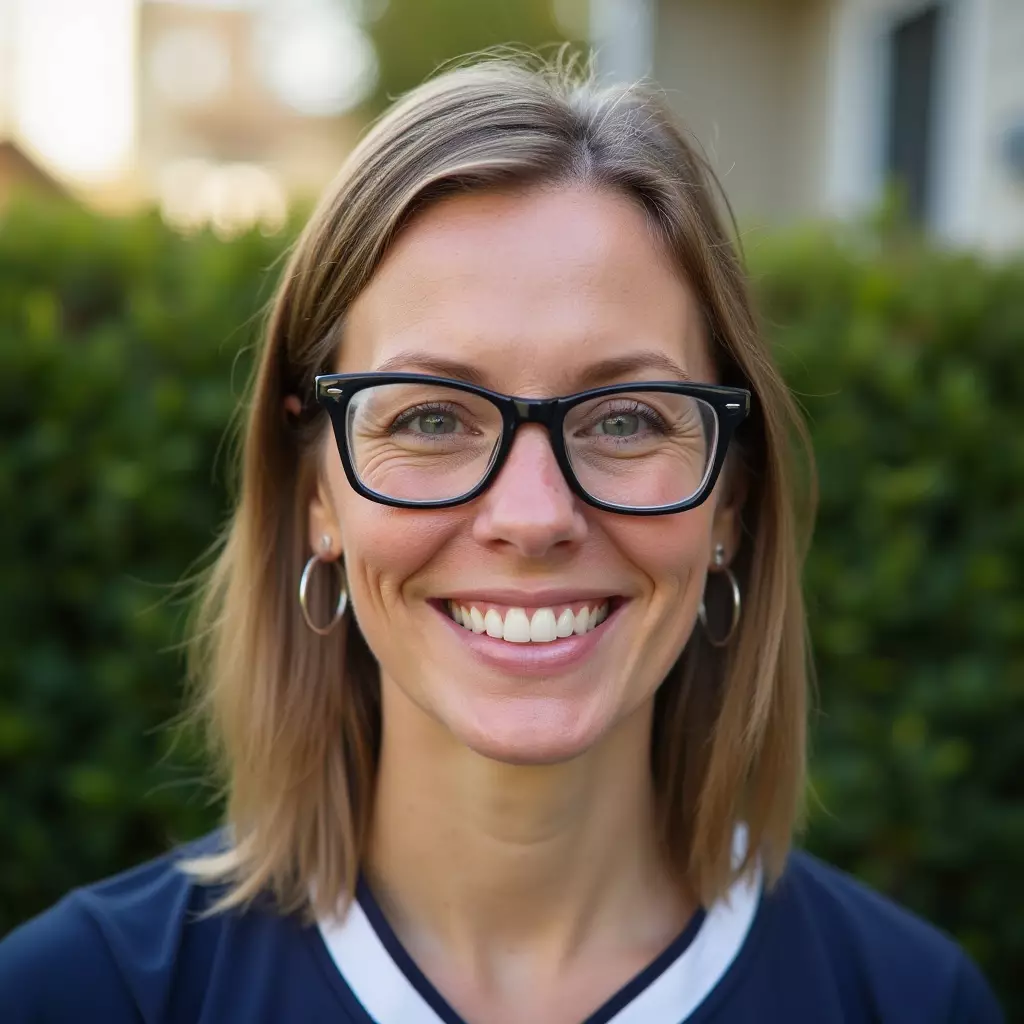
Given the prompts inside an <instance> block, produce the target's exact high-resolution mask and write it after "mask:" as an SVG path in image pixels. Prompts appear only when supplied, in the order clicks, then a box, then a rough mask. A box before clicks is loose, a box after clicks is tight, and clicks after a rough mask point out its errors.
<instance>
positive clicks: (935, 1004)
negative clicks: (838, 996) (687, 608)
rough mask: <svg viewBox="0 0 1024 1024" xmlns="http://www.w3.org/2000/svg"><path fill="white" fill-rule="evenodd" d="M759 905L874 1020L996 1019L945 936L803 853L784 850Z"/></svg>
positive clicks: (974, 975) (959, 1023) (974, 973)
mask: <svg viewBox="0 0 1024 1024" xmlns="http://www.w3.org/2000/svg"><path fill="white" fill-rule="evenodd" d="M766 907H767V909H768V910H769V911H770V912H771V913H772V914H773V915H774V917H775V919H776V930H778V931H782V932H785V931H786V930H787V929H789V928H793V929H800V930H801V931H803V932H804V934H805V935H809V936H810V937H811V939H812V940H813V942H814V945H815V947H816V951H817V954H818V955H819V956H820V958H821V959H822V960H823V961H824V962H825V964H827V969H828V971H829V974H830V975H831V976H832V978H833V979H834V980H835V983H836V988H837V990H838V991H841V992H843V993H845V994H847V998H854V999H857V1000H859V1001H862V1002H863V1003H864V1004H865V1005H866V1007H868V1008H870V1010H871V1011H872V1012H873V1013H874V1014H876V1015H877V1016H878V1017H880V1018H881V1019H884V1020H888V1019H894V1020H917V1021H931V1020H935V1021H943V1022H947V1021H948V1022H949V1024H968V1022H970V1024H997V1022H999V1021H1001V1020H1002V1019H1003V1018H1002V1014H1001V1011H1000V1009H999V1007H998V1004H997V1003H996V1000H995V997H994V996H993V994H992V991H991V989H990V988H989V986H988V984H987V983H986V982H985V980H984V978H983V977H982V975H981V973H980V971H979V970H978V969H977V967H976V966H975V965H974V963H973V962H972V961H971V960H970V959H969V958H968V957H967V955H966V954H965V953H964V952H963V950H962V949H961V948H960V947H959V946H958V945H957V944H956V943H955V942H954V941H953V939H951V938H950V937H949V936H948V935H946V934H945V933H943V932H942V931H940V930H939V929H938V928H935V927H934V926H932V925H930V924H928V923H927V922H926V921H924V920H922V919H921V918H920V917H918V916H916V915H915V914H913V913H911V912H910V911H908V910H905V909H904V908H902V907H900V906H898V905H897V904H896V903H894V902H892V901H891V900H889V899H887V898H886V897H884V896H882V895H880V894H879V893H877V892H875V891H873V890H872V889H870V888H868V887H867V886H866V885H864V884H863V883H861V882H859V881H857V880H856V879H854V878H853V877H851V876H850V875H848V874H845V873H844V872H842V871H839V870H838V869H837V868H834V867H831V866H829V865H827V864H825V863H823V862H822V861H820V860H818V859H817V858H815V857H812V856H811V855H809V854H807V853H803V852H794V853H793V854H792V855H791V856H790V859H789V862H788V864H787V867H786V870H785V872H784V874H783V876H782V878H781V879H780V880H779V882H778V883H777V885H776V887H775V888H774V889H773V890H772V892H771V893H770V894H769V895H768V897H767V898H766Z"/></svg>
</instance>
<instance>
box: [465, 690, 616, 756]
mask: <svg viewBox="0 0 1024 1024" xmlns="http://www.w3.org/2000/svg"><path fill="white" fill-rule="evenodd" d="M560 703H561V702H558V701H551V700H550V699H549V700H544V701H533V700H522V701H520V700H516V699H515V698H513V699H512V700H511V701H502V702H500V704H501V706H500V707H497V708H487V709H477V711H478V713H477V714H475V715H473V716H472V718H471V719H469V720H463V721H461V722H451V723H449V728H450V729H451V731H452V733H453V734H454V735H455V736H456V737H457V738H458V739H459V740H460V741H461V742H462V743H463V744H464V745H465V746H467V747H468V748H469V749H470V750H472V751H473V752H474V753H476V754H479V755H480V756H481V757H486V758H488V759H489V760H491V761H498V762H500V763H502V764H509V765H551V764H560V763H562V762H565V761H571V760H573V758H576V757H579V756H580V755H582V754H585V753H586V752H587V751H588V750H590V749H591V748H592V747H593V746H595V745H596V744H597V743H598V742H599V741H600V740H601V738H602V737H603V736H604V735H605V734H606V732H607V731H608V727H609V726H610V724H611V723H609V722H600V721H596V720H595V718H594V716H593V715H591V714H587V712H586V711H585V710H584V709H582V708H579V707H578V706H575V707H574V706H570V707H565V706H557V705H560ZM510 705H520V706H518V707H512V706H510ZM552 705H556V706H552Z"/></svg>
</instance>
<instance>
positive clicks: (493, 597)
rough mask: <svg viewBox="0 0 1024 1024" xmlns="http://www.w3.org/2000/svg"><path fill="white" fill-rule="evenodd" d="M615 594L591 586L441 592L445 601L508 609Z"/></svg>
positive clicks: (613, 595)
mask: <svg viewBox="0 0 1024 1024" xmlns="http://www.w3.org/2000/svg"><path fill="white" fill-rule="evenodd" d="M616 596H618V595H617V594H616V592H615V591H614V590H595V589H594V588H593V587H557V588H551V589H546V590H514V589H510V588H507V587H494V588H488V589H486V590H481V589H473V590H455V591H451V592H449V593H446V594H445V598H446V599H447V600H449V601H456V602H458V603H459V604H469V603H471V602H473V601H478V602H479V603H481V604H503V605H508V606H509V607H511V608H551V607H554V606H556V605H560V604H575V603H576V602H577V601H607V600H608V599H609V598H611V597H616Z"/></svg>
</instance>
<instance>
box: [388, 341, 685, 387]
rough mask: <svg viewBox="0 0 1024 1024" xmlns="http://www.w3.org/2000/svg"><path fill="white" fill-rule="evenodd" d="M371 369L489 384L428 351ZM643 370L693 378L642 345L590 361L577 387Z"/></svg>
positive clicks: (461, 365)
mask: <svg viewBox="0 0 1024 1024" xmlns="http://www.w3.org/2000/svg"><path fill="white" fill-rule="evenodd" d="M375 369H376V370H377V372H378V373H385V372H397V371H411V370H415V371H419V372H423V373H432V374H435V375H436V376H438V377H450V378H452V379H453V380H462V381H465V382H466V383H468V384H476V385H477V386H478V387H482V388H487V387H489V386H490V385H489V384H488V382H487V380H486V379H485V377H484V375H483V374H482V373H481V372H480V371H479V370H478V369H477V368H476V367H474V366H472V365H471V364H469V363H463V362H461V361H459V360H457V359H446V358H444V357H443V356H437V355H434V354H432V353H429V352H421V351H407V352H398V353H396V354H395V355H393V356H391V357H389V358H388V359H385V360H384V362H382V363H381V364H380V365H379V366H377V367H375ZM645 370H646V371H650V370H657V371H659V372H660V373H662V374H664V375H666V376H667V377H668V378H671V379H674V380H683V381H690V382H692V381H693V379H694V378H693V377H692V376H691V375H690V374H689V373H687V372H686V370H684V369H683V367H682V366H680V365H679V363H677V362H676V361H675V360H674V359H672V358H671V357H670V356H667V355H665V353H664V352H658V351H656V350H651V349H642V350H640V351H639V352H629V353H627V354H625V355H621V356H613V357H612V358H610V359H602V360H600V361H599V362H596V363H591V364H590V365H589V366H588V367H586V369H585V370H584V371H583V372H582V373H581V374H580V377H579V380H578V381H577V390H579V391H586V390H587V389H588V388H594V387H600V386H601V385H602V384H607V383H610V382H612V381H615V380H618V379H622V378H623V377H629V376H630V375H635V374H637V373H642V372H643V371H645Z"/></svg>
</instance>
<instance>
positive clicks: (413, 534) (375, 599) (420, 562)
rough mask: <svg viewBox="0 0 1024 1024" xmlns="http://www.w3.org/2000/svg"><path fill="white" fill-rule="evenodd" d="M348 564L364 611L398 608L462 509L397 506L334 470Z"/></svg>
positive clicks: (333, 487)
mask: <svg viewBox="0 0 1024 1024" xmlns="http://www.w3.org/2000/svg"><path fill="white" fill-rule="evenodd" d="M331 491H332V498H333V500H334V507H335V509H336V510H337V512H338V520H339V524H340V531H341V543H342V550H343V552H344V557H345V570H346V573H347V575H348V579H349V587H350V591H351V594H352V600H353V602H354V604H355V605H356V609H357V611H358V612H359V613H361V617H365V616H366V615H368V614H372V613H373V611H374V610H375V609H379V610H382V611H388V612H393V611H394V610H395V607H396V606H397V605H398V604H399V602H400V601H401V598H402V596H403V594H402V588H403V586H404V584H405V582H406V580H408V579H410V578H411V577H414V576H415V575H416V574H417V573H418V572H419V570H420V569H421V568H422V567H423V566H424V565H427V564H428V563H435V562H436V561H437V559H438V557H439V554H440V553H441V552H442V549H443V548H444V546H445V544H446V543H447V541H448V538H449V537H450V536H451V533H452V530H453V529H457V528H458V527H457V525H453V523H452V522H451V520H452V519H455V518H457V517H456V516H455V514H454V513H455V512H456V510H454V509H453V510H451V511H449V512H443V511H431V512H413V511H410V510H409V509H398V508H391V507H390V506H388V505H381V504H378V503H377V502H374V501H370V500H368V499H366V498H363V497H361V496H360V495H358V494H356V493H355V491H353V490H352V488H351V487H349V485H348V481H347V480H346V479H345V476H344V473H343V472H342V471H341V469H340V468H339V470H338V474H337V476H336V477H335V475H333V474H332V476H331Z"/></svg>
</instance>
